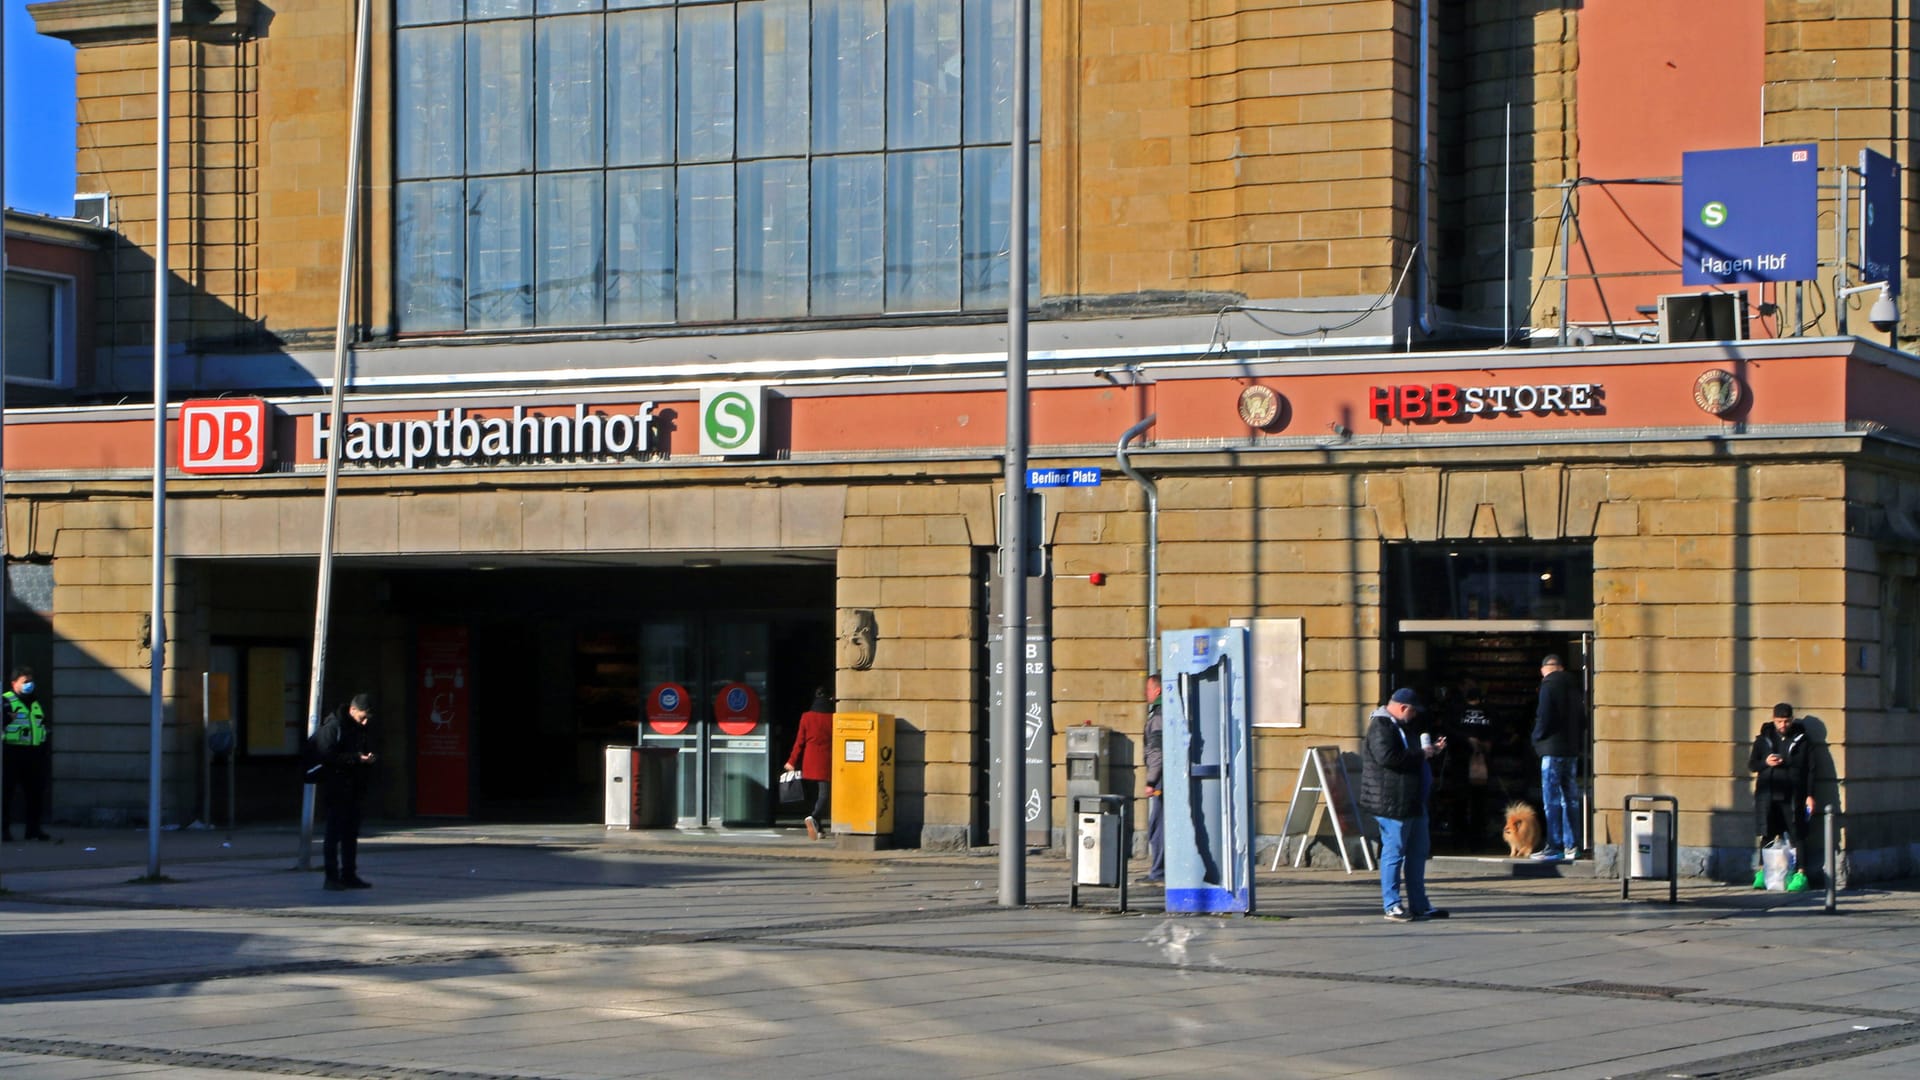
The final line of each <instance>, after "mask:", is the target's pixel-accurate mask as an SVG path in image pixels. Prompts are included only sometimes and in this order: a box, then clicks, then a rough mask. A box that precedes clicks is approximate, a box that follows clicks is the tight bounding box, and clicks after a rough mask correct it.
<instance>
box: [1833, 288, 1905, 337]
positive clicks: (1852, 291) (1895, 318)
mask: <svg viewBox="0 0 1920 1080" xmlns="http://www.w3.org/2000/svg"><path fill="white" fill-rule="evenodd" d="M1839 284H1840V282H1839V280H1838V279H1836V280H1835V281H1834V285H1835V287H1836V291H1835V293H1834V296H1835V299H1837V300H1839V301H1840V302H1841V303H1842V305H1843V306H1842V307H1841V308H1840V330H1841V332H1842V333H1845V332H1846V328H1847V311H1846V307H1845V306H1844V305H1845V302H1846V299H1847V297H1849V296H1858V295H1859V294H1861V293H1863V292H1866V291H1867V290H1868V289H1879V290H1880V297H1879V299H1877V300H1875V301H1874V302H1873V307H1871V308H1869V309H1868V310H1867V321H1868V322H1870V323H1872V324H1873V328H1874V329H1875V330H1878V331H1880V332H1881V333H1888V332H1890V331H1892V330H1894V329H1895V328H1897V327H1898V326H1899V325H1900V305H1898V304H1896V303H1894V302H1893V294H1892V293H1891V292H1889V291H1888V284H1887V282H1884V281H1869V282H1867V283H1866V284H1865V285H1853V286H1849V287H1847V288H1844V289H1840V288H1838V286H1839Z"/></svg>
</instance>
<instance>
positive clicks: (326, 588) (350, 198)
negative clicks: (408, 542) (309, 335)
mask: <svg viewBox="0 0 1920 1080" xmlns="http://www.w3.org/2000/svg"><path fill="white" fill-rule="evenodd" d="M357 6H358V8H359V14H358V15H357V16H356V19H355V30H354V39H353V96H352V108H353V117H352V118H351V119H350V120H349V121H348V123H347V129H348V136H347V142H348V145H347V206H346V214H345V218H346V220H345V222H344V224H343V225H342V227H341V233H340V305H339V308H338V310H337V311H336V313H335V316H334V323H333V404H332V408H331V410H330V411H329V413H328V416H329V419H328V423H329V425H331V426H330V427H329V428H328V429H327V430H328V431H330V432H332V434H331V435H330V436H329V437H328V439H327V490H326V495H325V501H323V502H322V503H321V510H320V575H319V577H320V582H319V585H318V586H317V588H316V589H315V593H314V600H313V681H312V682H311V683H310V684H309V685H308V687H307V737H308V738H312V737H313V733H314V732H315V731H317V730H318V729H319V727H320V709H321V704H320V695H321V694H322V693H324V692H325V691H326V673H327V614H328V611H329V610H330V608H331V607H332V600H331V597H332V593H333V533H334V517H333V511H334V506H335V504H336V503H338V502H339V499H340V440H341V438H342V436H341V434H340V428H341V421H342V419H344V417H343V415H342V414H343V413H344V412H345V411H346V404H345V400H344V397H345V394H346V388H347V322H348V319H347V316H348V313H349V306H350V304H351V302H352V299H353V246H354V245H353V242H354V234H355V232H356V231H357V222H358V220H359V210H360V143H361V141H362V139H363V133H362V130H361V125H362V124H363V122H364V121H363V117H364V116H365V115H366V111H367V110H366V104H365V101H366V97H365V95H366V84H367V74H366V72H367V37H368V29H367V19H368V15H367V10H368V3H367V0H359V4H358V5H357ZM298 865H299V867H300V869H302V870H311V869H312V868H313V785H312V784H308V785H306V787H305V789H304V793H303V794H302V795H301V797H300V857H299V862H298Z"/></svg>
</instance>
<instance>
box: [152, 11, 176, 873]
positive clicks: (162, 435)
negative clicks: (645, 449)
mask: <svg viewBox="0 0 1920 1080" xmlns="http://www.w3.org/2000/svg"><path fill="white" fill-rule="evenodd" d="M155 32H156V34H157V35H158V37H159V48H158V49H157V50H156V54H155V62H154V63H155V69H156V70H155V72H154V75H155V79H156V84H157V85H156V91H155V94H154V108H155V123H154V126H155V134H154V167H153V174H154V209H153V225H154V231H153V614H152V616H151V620H152V623H153V628H152V631H151V644H152V650H151V652H150V653H149V663H150V667H151V670H150V671H149V672H148V689H147V694H148V698H149V705H150V715H149V716H148V723H149V732H150V737H149V739H148V744H147V755H148V757H147V876H148V877H150V878H157V877H159V876H160V777H161V772H162V769H161V741H162V740H161V735H162V733H163V732H162V727H163V720H164V717H165V713H166V708H165V698H164V697H163V691H164V687H165V683H166V667H167V623H166V610H165V605H166V587H167V214H168V212H169V211H168V206H167V187H168V177H169V169H168V162H167V149H168V147H167V143H168V141H169V139H170V137H171V132H170V131H169V128H170V127H171V125H170V123H169V113H170V106H171V104H172V103H171V101H169V100H168V98H169V94H170V92H171V90H172V85H171V84H172V78H171V76H172V74H173V63H172V58H171V56H172V52H173V3H172V0H159V15H158V21H157V25H156V27H155Z"/></svg>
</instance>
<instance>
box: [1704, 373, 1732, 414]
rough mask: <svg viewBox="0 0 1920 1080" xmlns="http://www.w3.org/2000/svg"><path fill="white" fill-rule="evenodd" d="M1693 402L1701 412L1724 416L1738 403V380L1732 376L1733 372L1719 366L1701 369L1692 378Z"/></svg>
mask: <svg viewBox="0 0 1920 1080" xmlns="http://www.w3.org/2000/svg"><path fill="white" fill-rule="evenodd" d="M1693 403H1694V404H1695V405H1698V406H1700V409H1701V411H1702V412H1708V413H1712V414H1713V415H1715V416H1725V415H1727V414H1728V413H1730V412H1732V411H1733V409H1734V406H1736V405H1738V404H1740V380H1739V379H1736V378H1734V377H1733V372H1731V371H1722V370H1720V369H1719V368H1714V369H1713V370H1711V371H1703V372H1701V373H1700V377H1699V378H1697V379H1695V380H1693Z"/></svg>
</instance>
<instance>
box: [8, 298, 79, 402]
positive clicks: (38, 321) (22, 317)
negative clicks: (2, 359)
mask: <svg viewBox="0 0 1920 1080" xmlns="http://www.w3.org/2000/svg"><path fill="white" fill-rule="evenodd" d="M6 333H7V379H8V380H9V381H11V382H24V383H33V384H35V385H40V386H65V385H68V383H69V382H70V381H71V379H72V371H73V357H72V355H71V354H72V352H73V283H72V282H71V281H69V280H67V279H65V278H58V277H51V276H46V275H41V274H30V273H23V272H21V271H18V270H10V271H8V272H7V330H6Z"/></svg>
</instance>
